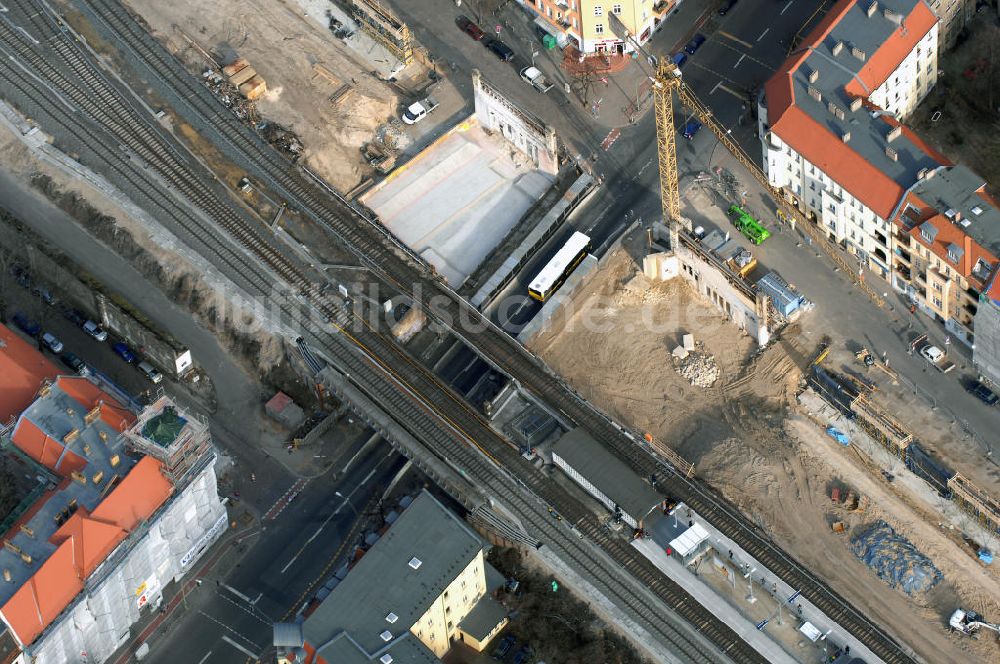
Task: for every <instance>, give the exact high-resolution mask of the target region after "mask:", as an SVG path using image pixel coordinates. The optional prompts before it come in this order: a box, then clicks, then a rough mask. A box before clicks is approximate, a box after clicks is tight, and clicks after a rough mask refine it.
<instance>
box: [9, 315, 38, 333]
mask: <svg viewBox="0 0 1000 664" xmlns="http://www.w3.org/2000/svg"><path fill="white" fill-rule="evenodd" d="M12 320H13V321H14V325H17V326H18V327H19V328H20V329H21V331H22V332H24V333H25V334H27V335H28V336H29V337H37V336H38V334H39V333H40V332H41V331H42V327H41V326H40V325H39V324H38V323H36V322H35V321H33V320H31V319H30V318H28V316H27V315H25V314H24V312H21V311H18V312H17V313H16V314H14V318H13V319H12Z"/></svg>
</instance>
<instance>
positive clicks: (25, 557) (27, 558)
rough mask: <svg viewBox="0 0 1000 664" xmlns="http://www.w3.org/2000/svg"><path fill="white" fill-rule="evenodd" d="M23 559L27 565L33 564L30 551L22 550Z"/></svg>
mask: <svg viewBox="0 0 1000 664" xmlns="http://www.w3.org/2000/svg"><path fill="white" fill-rule="evenodd" d="M21 560H23V561H24V564H25V565H30V564H31V554H28V553H25V552H24V551H22V552H21Z"/></svg>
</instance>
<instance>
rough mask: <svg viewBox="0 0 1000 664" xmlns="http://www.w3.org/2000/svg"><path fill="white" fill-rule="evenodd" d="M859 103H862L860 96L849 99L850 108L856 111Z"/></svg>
mask: <svg viewBox="0 0 1000 664" xmlns="http://www.w3.org/2000/svg"><path fill="white" fill-rule="evenodd" d="M861 104H862V100H861V97H855V98H854V99H852V100H851V110H852V111H857V110H858V109H860V108H861Z"/></svg>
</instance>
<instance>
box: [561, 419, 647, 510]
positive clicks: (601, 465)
mask: <svg viewBox="0 0 1000 664" xmlns="http://www.w3.org/2000/svg"><path fill="white" fill-rule="evenodd" d="M552 453H553V454H558V455H559V456H560V457H561V458H562V459H563V460H565V461H566V463H568V464H569V465H570V466H571V467H572V468H573V469H574V470H575V471H576V472H578V473H580V474H581V475H583V476H584V477H585V478H587V481H588V482H590V483H591V484H593V485H594V486H595V487H596V488H597V490H598V491H600V492H601V493H603V494H604V495H605V496H607V497H608V498H610V499H611V500H613V501H614V502H615V504H617V505H618V506H619V507H621V508H622V509H623V510H625V512H627V513H628V514H630V515H631V516H632V517H635V518H642V517H643V516H645V515H646V514H647V513H648V512H649V511H650V510H651V509H653V507H655V506H656V505H657V504H658V503H660V502H662V501H663V496H661V495H660V494H659V493H657V492H656V490H655V489H653V487H651V486H650V485H649V484H647V483H646V481H645V479H644V478H642V477H639V476H638V475H637V474H636V473H635V472H634V471H633V470H632V469H631V468H629V467H628V466H626V465H625V463H624V462H623V461H621V460H620V459H619V458H618V457H616V456H615V455H614V454H612V453H611V452H610V451H608V449H607V448H606V447H604V446H603V445H601V444H600V443H598V442H597V441H596V440H594V438H593V437H592V436H591V435H590V434H589V433H587V431H586V430H585V429H583V428H582V427H577V428H576V429H573V430H572V431H569V432H567V433H565V434H563V437H562V438H560V439H559V440H558V441H556V444H555V445H553V446H552Z"/></svg>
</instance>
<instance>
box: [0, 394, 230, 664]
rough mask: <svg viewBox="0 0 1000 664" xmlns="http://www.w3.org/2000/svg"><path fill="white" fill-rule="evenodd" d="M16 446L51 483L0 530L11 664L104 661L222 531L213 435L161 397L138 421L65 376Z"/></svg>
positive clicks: (1, 591)
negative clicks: (34, 463) (22, 511)
mask: <svg viewBox="0 0 1000 664" xmlns="http://www.w3.org/2000/svg"><path fill="white" fill-rule="evenodd" d="M11 442H12V443H13V444H14V446H16V447H17V449H18V450H19V451H20V453H22V454H23V455H25V456H27V457H30V458H31V459H33V460H34V461H35V462H37V463H38V464H39V465H38V467H37V469H38V472H39V473H46V474H48V475H49V476H50V477H51V479H52V482H51V484H50V487H51V489H50V490H49V491H47V492H46V493H45V494H43V495H42V496H41V497H39V498H38V499H37V500H36V501H35V503H34V504H33V505H32V506H31V508H30V509H29V510H28V511H27V512H26V513H25V514H24V515H23V516H21V518H20V519H19V520H18V522H17V523H16V524H15V526H14V527H13V528H11V529H10V530H9V531H8V532H6V533H4V534H3V539H4V548H3V549H0V568H2V569H3V582H2V583H0V620H2V623H3V624H2V627H5V628H6V633H5V634H2V636H3V639H5V640H6V643H8V644H10V643H13V646H14V652H16V651H18V650H19V651H20V653H19V654H17V655H16V656H14V657H13V659H11V660H9V661H14V662H19V663H23V664H28V663H29V662H30V663H31V664H49V663H52V664H61V663H63V662H70V661H73V662H95V663H99V662H104V661H105V660H107V659H108V658H109V657H110V656H111V655H112V654H113V653H114V652H115V651H116V650H117V649H118V648H120V647H121V646H122V645H123V644H124V643H125V642H126V641H127V640H128V638H129V636H130V634H131V627H132V625H133V624H134V623H135V622H136V621H138V620H139V619H140V617H141V616H142V615H144V614H146V613H148V612H150V611H154V610H156V607H158V606H159V603H160V600H161V598H162V592H163V589H164V588H165V587H166V586H167V585H168V584H169V583H171V582H173V581H178V580H180V579H181V578H182V577H184V575H185V574H187V572H188V571H190V570H191V569H192V567H194V563H195V561H197V560H198V558H199V557H201V555H202V554H203V553H204V552H205V551H206V550H207V549H208V547H209V546H210V545H211V544H212V543H213V542H214V541H215V540H216V539H218V538H219V536H220V535H221V534H222V533H223V532H224V531H225V528H226V525H227V515H226V508H225V506H224V504H223V503H222V501H221V500H220V498H219V495H218V491H217V489H216V476H215V458H216V457H215V453H214V451H213V450H212V447H211V445H210V442H209V435H208V430H207V428H206V427H205V425H204V424H202V423H201V422H198V421H197V420H195V419H193V418H192V417H191V416H189V415H185V414H182V413H179V412H178V411H176V409H175V408H174V406H173V403H172V402H170V401H169V400H168V399H166V398H161V399H160V400H159V401H157V402H156V403H155V404H153V405H152V406H149V407H147V408H146V409H145V410H143V412H142V413H140V414H139V416H138V418H137V417H136V416H135V414H134V413H132V412H130V411H129V410H127V409H126V408H124V407H122V406H121V405H120V404H119V403H118V402H116V401H115V400H114V398H112V397H111V396H110V395H109V394H107V393H105V392H103V391H101V390H100V389H99V388H97V386H96V385H94V384H93V383H91V382H89V381H88V380H87V379H85V378H80V377H68V376H60V377H58V378H57V379H56V380H55V381H53V382H46V383H44V384H43V385H42V387H41V389H40V390H39V392H38V397H37V398H36V400H35V401H34V403H32V404H31V405H30V406H29V407H28V408H27V409H25V410H24V412H23V413H22V414H21V415H20V417H19V418H18V419H17V422H16V423H15V425H14V426H13V429H12V433H11ZM0 631H2V630H0ZM0 643H3V640H0Z"/></svg>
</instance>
